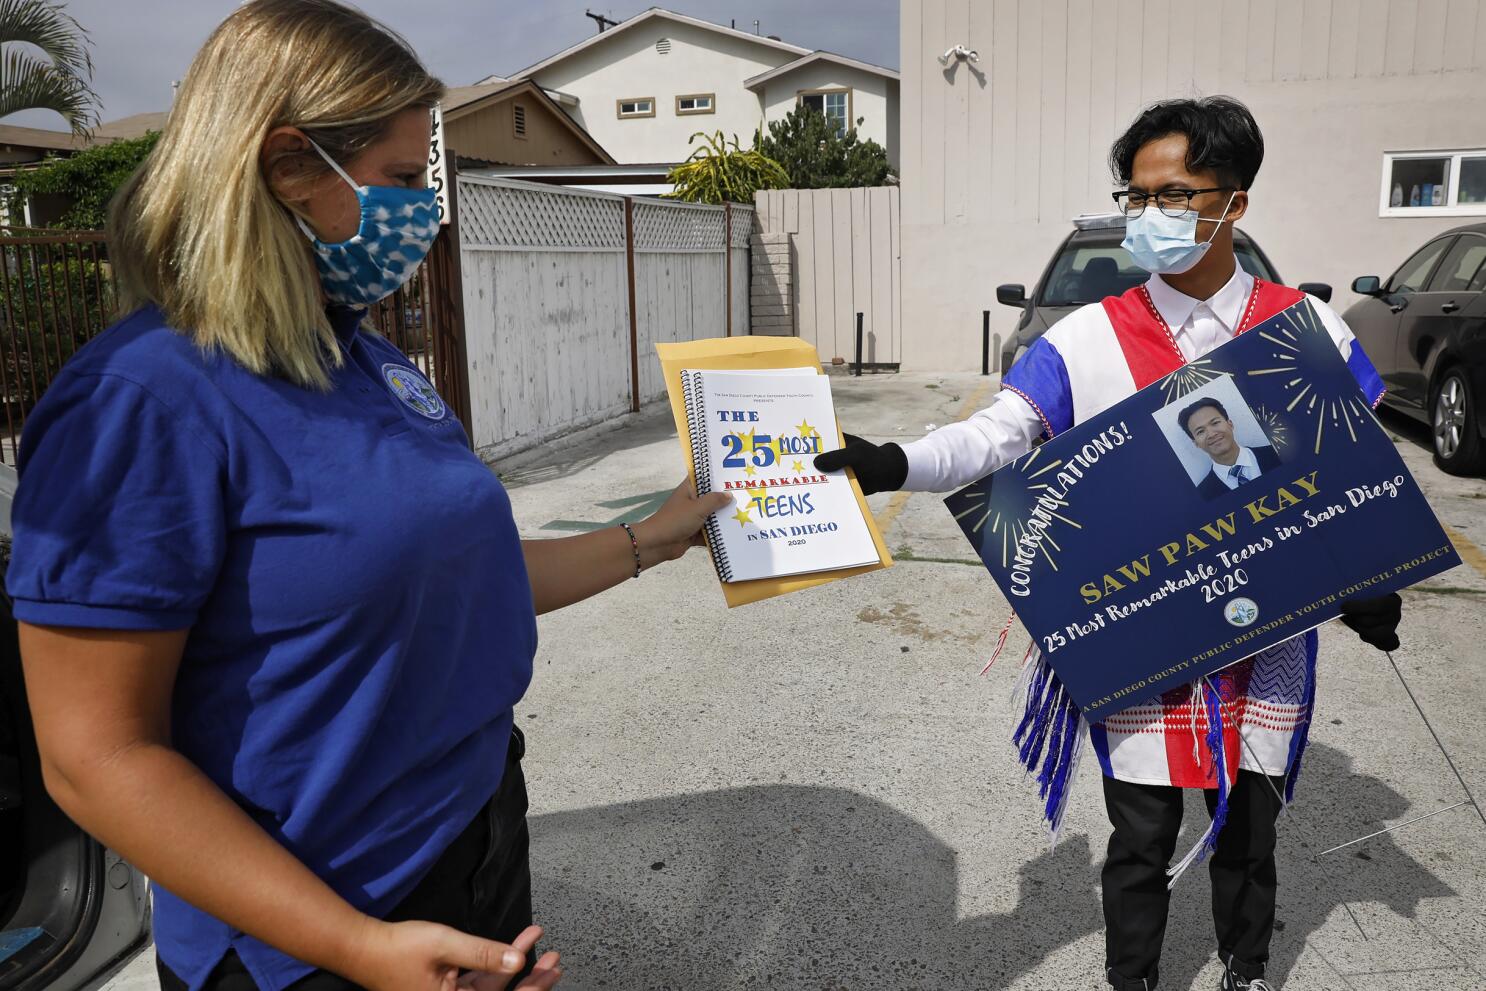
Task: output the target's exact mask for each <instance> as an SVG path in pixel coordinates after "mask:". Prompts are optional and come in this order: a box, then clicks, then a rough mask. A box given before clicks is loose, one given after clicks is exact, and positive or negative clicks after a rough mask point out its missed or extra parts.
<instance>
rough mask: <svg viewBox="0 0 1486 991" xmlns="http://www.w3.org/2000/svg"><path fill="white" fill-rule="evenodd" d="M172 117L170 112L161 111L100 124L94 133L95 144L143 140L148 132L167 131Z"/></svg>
mask: <svg viewBox="0 0 1486 991" xmlns="http://www.w3.org/2000/svg"><path fill="white" fill-rule="evenodd" d="M169 117H170V111H169V110H160V111H156V112H154V113H148V114H134V115H133V116H130V117H120V118H119V119H118V120H111V121H108V122H107V123H104V124H99V125H98V129H97V130H96V131H94V132H93V143H95V144H96V143H99V142H100V141H104V140H108V141H117V140H121V139H126V138H142V137H144V136H145V133H146V132H148V131H163V130H165V121H166V120H167V119H168V118H169Z"/></svg>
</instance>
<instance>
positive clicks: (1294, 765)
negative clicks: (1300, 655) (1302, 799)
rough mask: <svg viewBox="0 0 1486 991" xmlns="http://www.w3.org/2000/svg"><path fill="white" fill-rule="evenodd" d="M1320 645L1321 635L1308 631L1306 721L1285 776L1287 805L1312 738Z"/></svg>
mask: <svg viewBox="0 0 1486 991" xmlns="http://www.w3.org/2000/svg"><path fill="white" fill-rule="evenodd" d="M1319 646H1320V637H1318V636H1317V635H1316V631H1315V630H1311V631H1309V632H1308V633H1306V635H1305V652H1306V658H1307V664H1306V667H1307V668H1308V669H1309V670H1308V671H1307V672H1306V673H1307V678H1306V679H1305V721H1304V722H1302V723H1301V724H1300V725H1299V726H1297V727H1295V755H1294V756H1293V757H1291V758H1290V773H1289V774H1287V775H1286V776H1285V804H1286V805H1289V804H1290V803H1291V802H1293V801H1294V800H1295V782H1297V781H1299V780H1300V759H1301V758H1302V757H1304V756H1305V747H1306V744H1308V743H1309V742H1310V739H1311V713H1312V712H1314V711H1315V708H1316V651H1317V649H1318V648H1319Z"/></svg>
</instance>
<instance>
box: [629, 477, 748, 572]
mask: <svg viewBox="0 0 1486 991" xmlns="http://www.w3.org/2000/svg"><path fill="white" fill-rule="evenodd" d="M731 505H733V497H732V496H730V495H728V494H727V493H726V492H709V493H708V494H707V495H704V496H702V497H700V498H698V497H697V493H696V489H695V488H693V487H692V484H691V480H690V479H687V480H686V481H683V482H682V483H681V484H680V485H678V486H676V491H675V492H672V493H671V497H670V498H669V499H667V500H666V502H665V505H663V506H661V507H660V509H658V510H656V512H655V515H654V516H652V517H650V518H649V519H648V520H645V521H644V522H642V523H637V524H635V539H636V540H637V541H638V542H639V544H640V564H641V565H642V566H643V567H646V568H649V567H652V566H653V565H656V564H659V563H660V562H662V561H674V560H676V559H677V558H678V557H680V556H681V555H683V554H685V553H686V552H687V550H688V549H689V548H692V547H698V546H700V545H701V543H702V524H703V523H705V522H706V521H707V517H709V516H711V515H712V514H713V513H715V512H718V511H719V510H723V509H726V508H727V507H729V506H731Z"/></svg>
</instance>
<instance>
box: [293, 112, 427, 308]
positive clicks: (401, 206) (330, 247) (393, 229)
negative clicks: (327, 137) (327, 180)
mask: <svg viewBox="0 0 1486 991" xmlns="http://www.w3.org/2000/svg"><path fill="white" fill-rule="evenodd" d="M310 144H311V145H312V146H314V149H315V150H316V151H318V152H319V153H320V157H321V158H323V159H325V161H326V162H328V163H330V167H331V168H333V169H335V171H336V174H337V175H339V176H340V177H341V178H342V179H344V180H345V181H346V185H348V186H350V187H351V188H352V189H353V190H355V192H356V199H357V202H359V203H360V204H361V225H360V227H359V228H358V229H357V231H356V235H355V236H354V237H352V238H351V239H350V240H349V241H341V242H340V243H338V244H326V243H325V242H324V241H322V240H320V239H319V238H318V237H316V236H315V232H314V231H312V230H310V228H309V225H308V224H306V223H305V222H304V220H303V218H301V217H299V216H297V215H296V216H295V218H294V219H295V221H297V222H298V224H299V229H300V230H302V231H304V234H305V237H307V238H309V239H310V244H312V245H313V246H314V250H315V267H316V268H317V269H319V270H320V284H321V285H322V286H323V287H324V288H325V298H326V299H328V300H330V302H332V303H342V304H345V305H347V306H370V305H371V304H372V303H375V302H376V301H377V300H379V299H383V298H385V297H387V296H390V295H392V294H393V293H395V292H397V290H398V289H400V288H402V286H403V285H405V284H406V283H407V281H408V280H409V279H411V278H412V277H413V273H414V272H416V271H418V266H419V265H421V264H422V263H423V259H424V258H425V257H426V256H427V255H428V249H429V248H431V247H432V246H433V240H434V237H435V236H436V235H437V234H438V232H439V218H438V209H437V202H436V198H435V195H436V194H435V193H434V191H433V190H432V189H404V188H402V187H401V186H358V185H356V183H355V182H353V181H351V177H350V176H348V175H346V170H345V169H343V168H341V167H340V166H339V165H338V164H336V161H335V160H334V159H333V158H331V157H330V156H329V155H327V154H325V151H324V149H322V148H321V147H320V146H319V145H317V144H315V142H313V141H311V142H310Z"/></svg>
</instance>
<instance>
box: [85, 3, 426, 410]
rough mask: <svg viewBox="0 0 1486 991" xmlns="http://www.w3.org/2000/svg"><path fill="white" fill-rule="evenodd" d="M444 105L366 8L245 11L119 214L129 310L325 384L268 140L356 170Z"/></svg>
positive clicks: (311, 161)
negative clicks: (264, 156) (316, 149)
mask: <svg viewBox="0 0 1486 991" xmlns="http://www.w3.org/2000/svg"><path fill="white" fill-rule="evenodd" d="M443 92H444V84H443V83H441V82H439V81H438V80H437V79H435V78H434V77H433V76H431V75H430V74H429V73H428V71H427V70H426V69H424V67H423V65H422V63H421V62H419V60H418V56H417V55H415V54H414V53H413V50H412V48H411V47H409V46H408V44H407V42H405V41H403V40H402V39H401V38H400V37H398V36H397V35H396V34H394V33H393V32H392V31H390V30H388V29H387V28H385V27H383V26H382V25H380V24H378V23H377V22H376V21H374V20H372V19H371V18H370V17H367V16H366V15H365V14H363V13H361V12H360V11H358V10H354V9H352V8H350V7H347V6H344V5H342V4H339V3H336V2H334V0H251V2H249V3H245V4H244V5H243V6H241V7H239V8H238V9H237V10H236V11H234V12H233V14H232V16H230V17H228V18H227V19H226V20H225V21H223V22H222V23H221V25H219V26H218V27H217V29H216V30H215V31H214V32H212V35H211V37H210V38H208V39H207V42H206V44H205V45H204V46H203V47H202V49H201V51H200V52H198V53H197V55H196V58H195V60H193V61H192V63H191V68H190V70H189V71H188V72H187V73H186V78H185V80H184V81H183V82H182V84H181V87H180V92H179V93H178V94H177V97H176V101H175V105H174V107H173V108H172V110H171V114H170V120H169V121H168V122H167V123H166V125H165V129H164V131H163V133H162V134H161V135H160V141H159V143H158V144H157V145H156V146H155V149H154V151H153V152H151V154H150V156H149V158H148V159H147V160H146V161H145V163H144V164H143V165H142V166H141V167H140V169H139V171H138V172H137V173H135V175H134V176H133V177H132V178H131V179H130V180H129V182H128V183H127V184H126V185H125V186H124V187H123V188H122V189H121V190H120V191H119V193H118V195H117V196H116V197H115V199H114V202H113V204H112V206H111V208H110V213H109V220H108V241H109V257H110V258H111V259H112V262H113V266H114V272H115V274H116V277H117V280H118V285H119V293H120V302H121V304H122V305H123V308H124V311H125V312H129V311H132V310H134V309H137V308H138V307H141V306H145V305H148V304H150V303H154V304H156V305H158V306H159V307H160V309H161V310H162V311H163V312H164V314H165V319H166V321H167V322H168V323H169V324H170V326H172V327H176V328H178V329H180V330H182V331H183V332H186V333H189V334H191V335H193V336H194V337H195V339H196V340H197V342H198V343H200V344H201V345H202V346H203V347H206V348H220V349H221V350H223V351H226V352H227V353H228V354H230V355H231V356H232V357H233V358H235V359H237V361H239V362H241V363H242V364H243V365H244V366H246V367H247V368H249V369H251V370H252V371H254V372H256V373H258V374H275V375H280V376H283V377H284V378H287V379H289V380H290V381H293V382H295V383H297V384H299V385H305V386H317V387H320V388H325V387H327V386H328V383H329V376H328V374H327V372H326V364H327V362H328V363H330V364H331V365H339V363H340V361H341V355H340V349H339V348H338V347H337V346H336V343H335V335H334V331H333V330H332V329H331V327H330V323H329V321H328V320H327V319H326V316H325V312H324V305H323V303H322V301H321V296H320V289H319V276H318V274H317V273H316V271H315V268H314V266H313V264H312V260H311V256H310V254H309V250H308V243H309V242H308V240H307V239H306V238H305V236H304V234H303V233H302V232H301V231H300V230H299V229H298V227H297V226H296V224H295V223H294V218H293V215H292V214H291V213H290V211H289V209H288V208H287V207H285V205H284V204H283V203H282V202H280V201H279V199H278V198H276V197H275V196H274V194H273V192H272V191H271V190H270V188H269V184H268V180H267V178H266V173H265V163H264V162H263V161H262V160H261V158H260V153H261V150H262V144H263V140H264V138H265V137H266V136H267V135H268V133H269V131H271V130H272V129H273V128H276V127H281V126H285V125H290V126H293V127H298V128H301V129H302V130H303V131H305V133H307V134H308V135H309V136H310V137H311V138H313V139H314V140H315V142H316V143H318V144H319V145H320V147H322V148H324V149H325V151H326V153H327V154H329V155H330V156H331V157H332V158H334V159H335V160H336V161H338V162H342V163H345V162H349V161H350V160H352V159H354V158H355V157H356V156H357V155H359V154H360V153H361V152H363V151H364V150H365V149H366V148H367V146H368V145H370V144H372V143H373V142H375V141H376V140H377V139H378V138H379V137H381V136H382V134H383V133H384V132H385V130H386V128H387V126H388V124H389V123H390V120H391V118H392V117H393V116H394V115H396V114H397V113H399V112H400V111H403V110H407V109H409V108H414V107H432V106H433V105H434V104H435V103H437V102H438V100H439V99H440V98H441V97H442V95H443ZM272 164H273V163H268V165H269V166H270V167H271V166H272ZM302 164H303V168H302V170H301V172H300V176H301V177H302V181H304V182H310V181H313V180H314V179H316V178H318V177H319V176H321V175H323V174H324V173H325V172H326V171H328V168H329V167H328V166H327V165H326V164H325V163H324V161H323V160H322V159H321V158H320V157H319V156H318V155H315V154H314V153H313V151H311V152H310V153H309V154H307V155H303V163H302Z"/></svg>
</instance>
